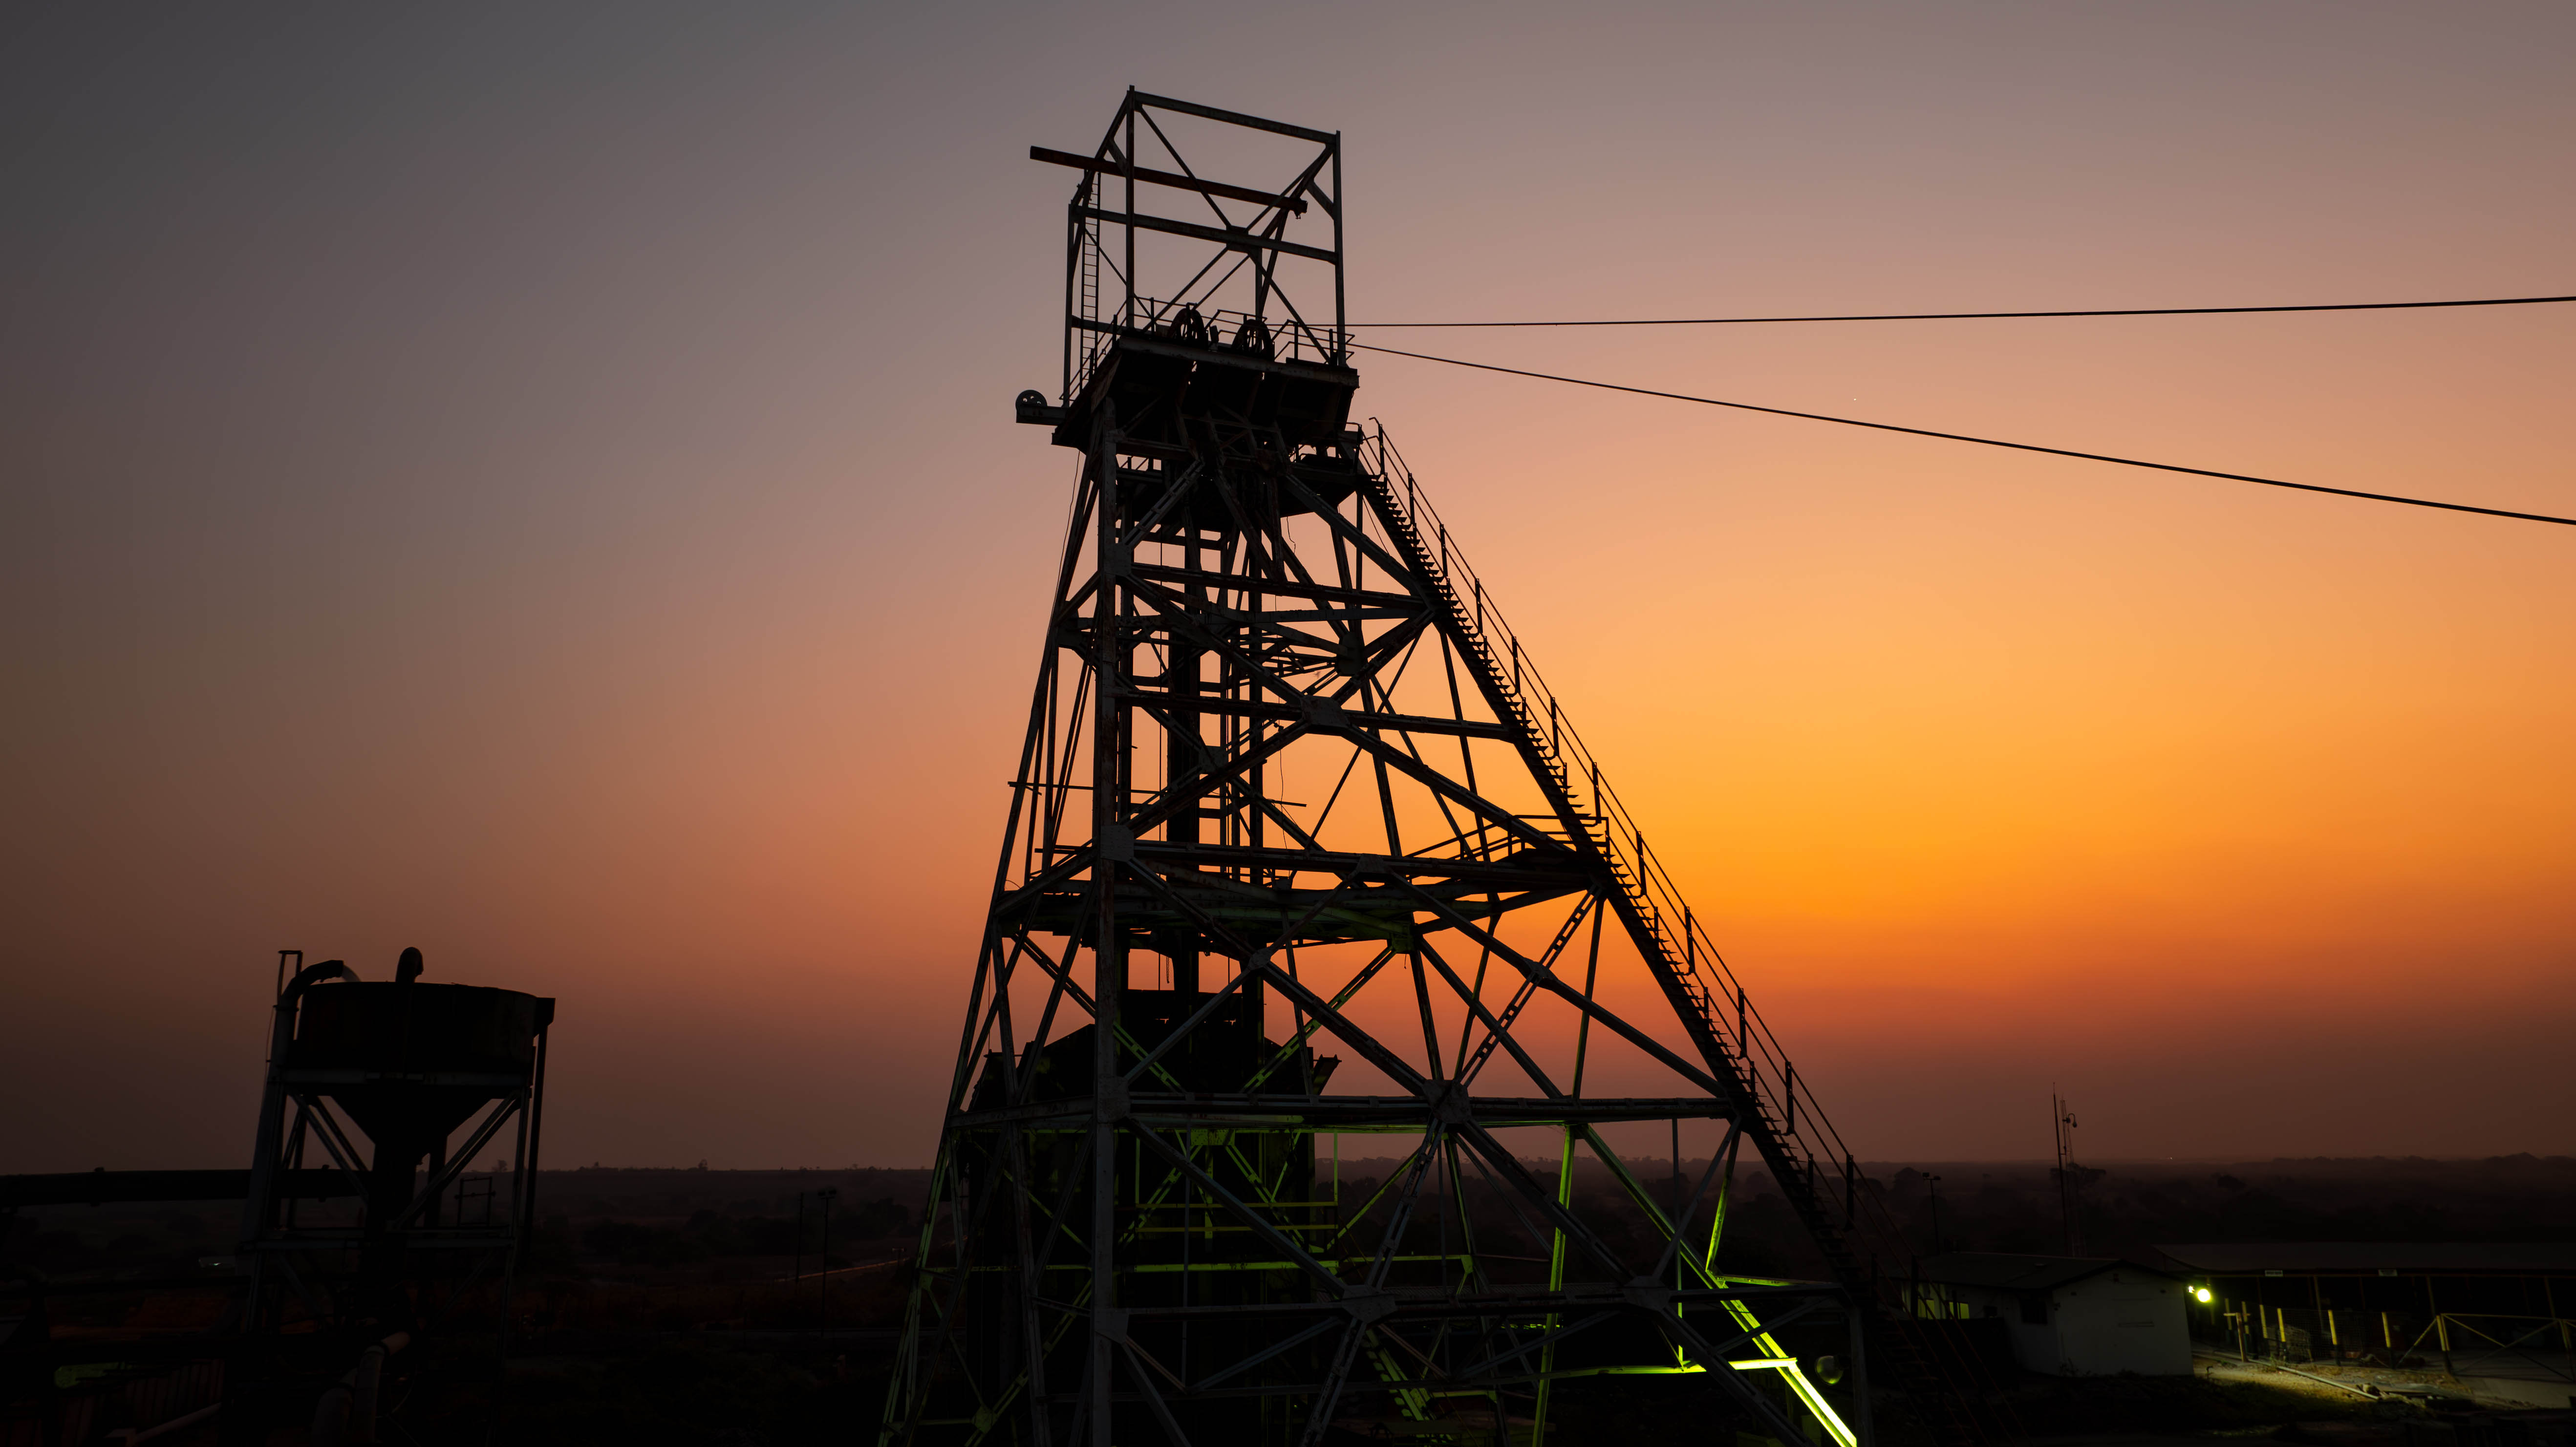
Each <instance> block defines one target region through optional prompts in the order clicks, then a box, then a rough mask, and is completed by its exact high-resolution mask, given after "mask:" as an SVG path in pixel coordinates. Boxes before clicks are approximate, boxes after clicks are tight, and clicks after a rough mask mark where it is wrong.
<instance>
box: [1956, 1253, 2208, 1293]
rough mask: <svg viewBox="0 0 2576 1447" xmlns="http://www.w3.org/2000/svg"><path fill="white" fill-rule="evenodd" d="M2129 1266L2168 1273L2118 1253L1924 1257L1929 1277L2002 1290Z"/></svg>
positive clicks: (2043, 1286)
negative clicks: (2106, 1254) (2125, 1257)
mask: <svg viewBox="0 0 2576 1447" xmlns="http://www.w3.org/2000/svg"><path fill="white" fill-rule="evenodd" d="M2119 1266H2125V1267H2127V1268H2128V1269H2130V1270H2132V1271H2136V1272H2139V1273H2141V1274H2143V1275H2149V1276H2163V1275H2166V1274H2167V1273H2165V1272H2164V1271H2161V1270H2158V1269H2157V1268H2155V1267H2152V1266H2140V1265H2139V1264H2138V1263H2136V1262H2134V1261H2123V1260H2121V1259H2120V1258H2118V1257H2116V1256H2022V1255H2017V1254H2015V1253H2012V1252H2007V1251H1952V1252H1950V1253H1948V1254H1946V1255H1942V1256H1926V1257H1924V1258H1923V1265H1922V1268H1921V1275H1922V1278H1923V1279H1924V1280H1925V1281H1936V1282H1939V1283H1941V1284H1943V1285H1945V1286H1985V1287H1992V1288H1994V1289H1995V1290H1998V1291H2047V1290H2050V1289H2052V1288H2055V1287H2060V1286H2064V1285H2067V1284H2068V1283H2070V1282H2076V1281H2082V1280H2083V1279H2085V1278H2086V1277H2088V1276H2099V1275H2101V1274H2102V1273H2103V1272H2105V1271H2109V1270H2111V1269H2112V1268H2113V1267H2119Z"/></svg>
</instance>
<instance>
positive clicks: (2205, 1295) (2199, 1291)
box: [2191, 1286, 2210, 1305]
mask: <svg viewBox="0 0 2576 1447" xmlns="http://www.w3.org/2000/svg"><path fill="white" fill-rule="evenodd" d="M2191 1294H2192V1295H2193V1296H2195V1297H2197V1298H2199V1299H2200V1301H2201V1303H2202V1304H2203V1305H2207V1304H2208V1302H2209V1299H2210V1297H2209V1288H2208V1287H2206V1286H2195V1287H2193V1288H2192V1289H2191Z"/></svg>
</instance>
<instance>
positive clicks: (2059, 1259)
mask: <svg viewBox="0 0 2576 1447" xmlns="http://www.w3.org/2000/svg"><path fill="white" fill-rule="evenodd" d="M1909 1289H1910V1290H1911V1291H1912V1293H1913V1298H1914V1310H1915V1314H1916V1315H1917V1316H1924V1317H1933V1318H1941V1319H1951V1320H1967V1321H1976V1320H1999V1321H2000V1322H2001V1323H2002V1324H2003V1328H2004V1332H2005V1334H2006V1336H2007V1338H2008V1339H2009V1340H2010V1341H2011V1343H2012V1353H2013V1359H2014V1360H2015V1361H2017V1362H2019V1363H2020V1364H2021V1366H2022V1368H2023V1370H2025V1371H2033V1372H2040V1373H2044V1374H2046V1375H2048V1376H2053V1377H2107V1376H2115V1375H2117V1374H2119V1373H2121V1372H2132V1373H2135V1374H2137V1375H2138V1376H2142V1377H2180V1376H2189V1375H2190V1374H2191V1330H2190V1325H2189V1323H2188V1322H2187V1320H2186V1319H2185V1315H2184V1313H2185V1307H2186V1304H2187V1303H2188V1302H2189V1300H2190V1297H2189V1295H2188V1288H2186V1286H2185V1285H2184V1283H2183V1282H2182V1280H2181V1279H2180V1278H2179V1277H2174V1276H2168V1275H2166V1274H2165V1273H2163V1272H2161V1271H2153V1270H2149V1269H2148V1268H2146V1267H2144V1266H2140V1265H2138V1264H2136V1263H2135V1262H2131V1261H2115V1260H2108V1259H2097V1258H2092V1257H2081V1256H2016V1255H2009V1254H2006V1253H2003V1252H1994V1251H1954V1252H1951V1253H1950V1254H1948V1255H1945V1256H1932V1257H1926V1258H1925V1259H1924V1261H1923V1264H1922V1267H1921V1269H1920V1272H1919V1274H1918V1277H1917V1279H1916V1281H1915V1282H1914V1283H1913V1284H1912V1285H1911V1287H1910V1288H1909Z"/></svg>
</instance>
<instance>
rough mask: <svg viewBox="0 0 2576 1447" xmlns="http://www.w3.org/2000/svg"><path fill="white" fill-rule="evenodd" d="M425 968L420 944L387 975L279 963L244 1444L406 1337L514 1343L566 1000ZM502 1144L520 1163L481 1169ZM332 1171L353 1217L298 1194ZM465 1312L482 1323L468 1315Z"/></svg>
mask: <svg viewBox="0 0 2576 1447" xmlns="http://www.w3.org/2000/svg"><path fill="white" fill-rule="evenodd" d="M422 973H423V970H422V961H421V956H420V952H419V951H418V950H409V949H407V950H405V951H403V953H402V957H401V959H400V961H399V962H398V963H397V964H396V966H395V970H394V978H393V979H391V980H377V981H362V980H360V979H359V978H358V976H357V973H356V972H355V971H353V970H351V969H350V968H349V967H348V966H347V965H346V964H344V963H342V962H341V961H339V960H325V961H323V962H322V963H320V964H315V965H306V964H304V962H303V955H302V952H301V951H295V950H287V951H281V952H280V955H279V961H278V989H277V997H276V1001H275V1006H274V1010H273V1013H272V1015H271V1026H270V1036H269V1058H268V1081H267V1088H266V1089H265V1091H264V1092H263V1093H262V1095H261V1099H260V1111H259V1122H258V1127H257V1130H256V1133H255V1138H254V1139H255V1143H254V1145H253V1148H252V1155H251V1169H250V1182H249V1194H248V1198H247V1200H246V1201H245V1203H244V1206H243V1214H242V1229H241V1250H242V1253H243V1257H244V1263H243V1264H244V1271H245V1274H246V1278H247V1279H246V1283H245V1284H246V1294H245V1298H244V1301H243V1306H242V1311H241V1314H240V1315H239V1317H238V1318H237V1321H236V1324H237V1328H238V1330H239V1331H240V1332H241V1333H242V1337H243V1342H242V1349H241V1350H240V1351H239V1352H237V1353H236V1362H235V1369H234V1371H233V1372H232V1373H231V1374H230V1376H228V1378H227V1387H226V1391H227V1401H228V1407H227V1412H226V1415H225V1418H224V1422H225V1436H226V1439H227V1440H257V1436H258V1433H259V1431H261V1430H263V1429H264V1425H265V1423H266V1421H267V1419H268V1418H269V1417H271V1416H273V1415H275V1414H276V1413H278V1412H279V1411H286V1412H287V1413H288V1414H289V1415H290V1416H294V1415H296V1414H298V1413H302V1414H309V1413H310V1412H311V1410H312V1408H311V1405H310V1402H311V1398H310V1396H309V1395H299V1393H303V1392H304V1391H305V1389H306V1388H308V1387H314V1386H315V1381H314V1380H310V1379H318V1380H319V1381H323V1382H327V1381H328V1380H329V1379H330V1378H333V1377H336V1376H338V1375H339V1374H340V1373H341V1372H342V1371H343V1370H344V1369H346V1368H347V1367H349V1366H350V1365H352V1363H354V1362H356V1361H357V1360H358V1359H359V1356H360V1354H361V1353H362V1352H363V1351H364V1350H365V1349H366V1348H367V1347H368V1346H369V1345H370V1344H373V1343H376V1342H380V1341H383V1340H384V1339H386V1338H387V1337H389V1336H391V1335H392V1334H393V1333H396V1332H402V1333H405V1334H407V1335H412V1336H417V1335H418V1334H420V1333H423V1332H425V1331H426V1332H431V1333H437V1332H441V1331H443V1330H446V1329H451V1328H461V1327H467V1326H469V1325H470V1326H471V1327H472V1328H473V1329H476V1330H478V1331H487V1330H492V1329H495V1328H497V1329H499V1330H502V1331H504V1332H506V1329H507V1327H506V1320H505V1313H506V1311H507V1308H508V1298H509V1290H510V1287H511V1285H512V1284H513V1273H514V1271H515V1269H516V1267H517V1265H518V1261H519V1255H520V1252H521V1250H522V1248H523V1247H524V1245H525V1243H526V1241H527V1238H528V1234H529V1232H530V1230H531V1229H532V1227H533V1226H534V1218H533V1212H534V1210H535V1204H536V1163H537V1153H538V1148H539V1143H540V1141H539V1130H540V1127H541V1124H542V1121H543V1117H544V1097H545V1058H546V1037H547V1033H548V1030H549V1029H550V1027H551V1026H552V1024H553V1021H554V1007H555V1002H554V1001H552V1000H550V999H545V998H542V997H540V996H536V995H527V994H522V993H520V992H518V991H516V990H501V989H493V988H490V987H487V986H479V985H457V984H444V983H430V982H426V981H423V980H422V979H421V975H422ZM487 1150H491V1151H500V1150H507V1151H508V1152H509V1162H508V1168H507V1169H506V1170H503V1171H498V1172H482V1173H471V1174H469V1172H470V1168H471V1166H472V1164H473V1162H474V1161H475V1160H476V1159H478V1158H479V1157H480V1156H481V1155H482V1154H483V1153H484V1152H485V1151H487ZM315 1168H321V1169H329V1170H337V1171H338V1172H340V1173H341V1174H342V1175H344V1176H345V1177H346V1178H347V1180H348V1182H349V1184H350V1185H351V1187H353V1188H354V1189H353V1194H354V1195H355V1197H356V1199H357V1201H358V1203H359V1209H358V1211H357V1214H356V1217H355V1219H351V1218H350V1217H349V1215H348V1214H347V1213H346V1212H343V1211H321V1212H317V1211H315V1210H314V1209H313V1208H311V1207H310V1206H309V1205H307V1204H305V1203H304V1202H301V1201H299V1200H297V1199H295V1196H294V1193H293V1192H291V1191H288V1190H285V1189H283V1188H282V1187H283V1184H284V1183H285V1182H286V1181H288V1180H289V1179H290V1178H291V1177H292V1176H294V1175H295V1174H298V1173H301V1174H306V1175H309V1174H310V1173H311V1172H312V1170H313V1169H315ZM468 1307H471V1308H473V1310H472V1311H471V1316H472V1317H473V1318H474V1320H472V1321H471V1322H470V1323H469V1322H468V1321H466V1320H464V1319H461V1318H460V1317H459V1315H458V1313H459V1312H460V1310H462V1309H464V1308H468ZM495 1307H497V1308H498V1309H493V1308H495ZM289 1322H293V1323H295V1324H296V1328H297V1329H296V1330H294V1331H291V1332H284V1333H281V1331H280V1328H281V1327H282V1326H285V1325H287V1324H288V1323H289ZM317 1389H318V1388H317ZM253 1398H257V1400H253ZM297 1420H301V1417H300V1416H299V1417H297Z"/></svg>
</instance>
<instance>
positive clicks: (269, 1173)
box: [241, 960, 358, 1323]
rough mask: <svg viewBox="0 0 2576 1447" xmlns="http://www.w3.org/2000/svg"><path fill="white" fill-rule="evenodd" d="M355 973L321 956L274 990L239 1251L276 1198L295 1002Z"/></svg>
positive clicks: (256, 1234) (265, 1220) (262, 1222)
mask: <svg viewBox="0 0 2576 1447" xmlns="http://www.w3.org/2000/svg"><path fill="white" fill-rule="evenodd" d="M357 978H358V972H357V971H355V970H353V969H350V968H349V966H348V963H347V962H346V961H344V960H324V961H323V962H321V963H320V964H318V965H306V966H305V967H304V968H303V969H300V970H298V971H296V972H295V978H294V979H292V980H289V981H287V982H286V988H285V989H283V990H280V991H278V992H277V1013H276V1015H275V1017H274V1018H273V1019H272V1020H271V1021H270V1024H269V1029H268V1085H267V1087H266V1088H265V1089H264V1090H262V1091H261V1092H260V1100H259V1134H258V1136H257V1141H256V1144H255V1145H254V1146H253V1147H252V1154H251V1172H250V1194H249V1196H248V1198H247V1199H245V1200H244V1201H243V1202H242V1232H241V1239H242V1249H243V1250H244V1251H248V1250H249V1249H250V1245H251V1243H252V1242H254V1241H256V1240H258V1239H259V1234H260V1232H261V1231H262V1230H263V1229H264V1228H265V1227H266V1226H267V1225H268V1213H269V1210H270V1208H271V1207H272V1206H273V1205H274V1204H275V1203H276V1188H275V1182H274V1179H273V1173H274V1171H275V1170H276V1167H277V1146H278V1136H279V1135H280V1134H282V1133H283V1132H284V1131H285V1129H286V1079H285V1071H286V1052H287V1049H288V1047H289V1046H291V1045H293V1044H294V1043H295V1007H296V1006H297V1005H298V1004H299V1003H301V1002H302V1001H303V999H304V992H305V991H307V990H310V989H312V988H313V987H314V986H316V985H319V984H322V983H323V982H325V981H327V980H347V981H350V982H351V983H353V984H354V983H355V982H356V981H357ZM243 1320H244V1322H245V1323H247V1322H248V1321H249V1317H248V1316H247V1315H245V1316H244V1318H243Z"/></svg>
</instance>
